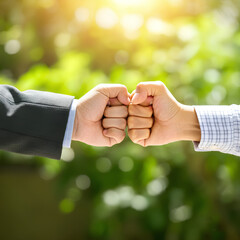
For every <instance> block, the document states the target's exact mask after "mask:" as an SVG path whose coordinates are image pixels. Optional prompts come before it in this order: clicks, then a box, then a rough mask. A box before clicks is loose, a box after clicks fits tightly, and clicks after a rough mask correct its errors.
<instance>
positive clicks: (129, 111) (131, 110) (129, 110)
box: [128, 104, 135, 115]
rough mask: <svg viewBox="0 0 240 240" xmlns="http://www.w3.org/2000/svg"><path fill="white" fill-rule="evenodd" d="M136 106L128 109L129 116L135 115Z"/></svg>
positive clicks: (130, 106)
mask: <svg viewBox="0 0 240 240" xmlns="http://www.w3.org/2000/svg"><path fill="white" fill-rule="evenodd" d="M134 108H135V107H134V106H133V105H132V104H131V105H129V107H128V114H129V115H133V114H134Z"/></svg>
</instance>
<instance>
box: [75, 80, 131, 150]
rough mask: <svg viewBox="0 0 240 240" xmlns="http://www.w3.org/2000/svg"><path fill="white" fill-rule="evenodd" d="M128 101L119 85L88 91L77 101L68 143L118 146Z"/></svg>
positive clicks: (103, 85) (123, 88) (123, 135)
mask: <svg viewBox="0 0 240 240" xmlns="http://www.w3.org/2000/svg"><path fill="white" fill-rule="evenodd" d="M129 97H130V94H129V93H128V91H127V88H126V87H125V86H124V85H120V84H100V85H98V86H97V87H95V88H93V89H92V90H91V91H89V92H88V93H87V94H86V95H84V96H83V97H82V98H80V99H79V100H78V103H77V108H76V117H75V122H74V127H73V135H72V140H75V141H80V142H84V143H86V144H88V145H93V146H108V147H110V146H113V145H115V144H118V143H120V142H122V141H123V139H124V138H125V128H126V118H127V116H128V107H127V106H128V105H129V103H130V99H129ZM104 117H106V118H104Z"/></svg>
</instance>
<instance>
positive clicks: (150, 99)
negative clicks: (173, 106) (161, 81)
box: [130, 90, 153, 107]
mask: <svg viewBox="0 0 240 240" xmlns="http://www.w3.org/2000/svg"><path fill="white" fill-rule="evenodd" d="M135 93H136V90H134V91H133V92H132V93H131V96H130V102H131V103H132V99H133V96H134V94H135ZM152 104H153V97H152V96H148V97H147V99H146V100H145V101H144V102H142V103H141V104H139V105H141V106H144V107H147V106H149V105H152Z"/></svg>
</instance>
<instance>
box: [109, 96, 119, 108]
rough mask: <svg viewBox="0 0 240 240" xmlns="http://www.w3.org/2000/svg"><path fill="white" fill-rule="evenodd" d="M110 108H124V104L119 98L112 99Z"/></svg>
mask: <svg viewBox="0 0 240 240" xmlns="http://www.w3.org/2000/svg"><path fill="white" fill-rule="evenodd" d="M108 103H109V104H108V105H109V106H111V107H112V106H122V105H123V104H122V103H121V102H120V101H119V100H118V99H117V98H110V99H109V102H108Z"/></svg>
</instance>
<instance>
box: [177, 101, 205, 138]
mask: <svg viewBox="0 0 240 240" xmlns="http://www.w3.org/2000/svg"><path fill="white" fill-rule="evenodd" d="M178 130H179V134H178V140H179V141H181V140H186V141H196V142H200V140H201V129H200V125H199V121H198V117H197V114H196V111H195V108H194V107H193V106H187V105H181V111H180V114H179V119H178Z"/></svg>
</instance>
